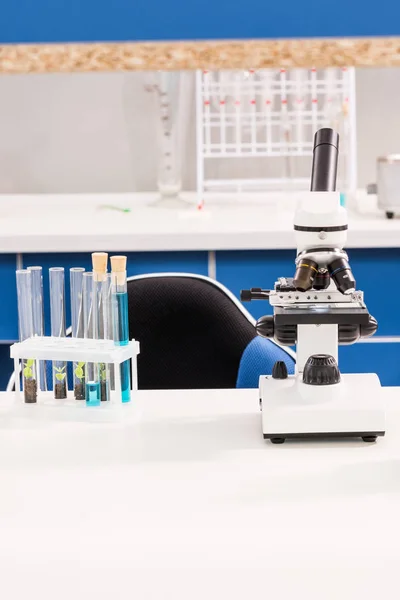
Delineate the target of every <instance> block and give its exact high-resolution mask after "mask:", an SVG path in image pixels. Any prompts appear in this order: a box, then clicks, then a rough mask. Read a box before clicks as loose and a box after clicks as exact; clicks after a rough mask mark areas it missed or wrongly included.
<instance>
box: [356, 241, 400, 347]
mask: <svg viewBox="0 0 400 600" xmlns="http://www.w3.org/2000/svg"><path fill="white" fill-rule="evenodd" d="M399 242H400V239H399ZM348 255H349V260H350V265H351V268H352V270H353V273H354V276H355V278H356V281H357V289H359V290H362V291H363V292H364V299H365V303H366V305H367V307H368V310H369V312H370V313H371V314H372V315H373V316H374V317H375V318H376V319H377V321H378V325H379V328H378V335H380V336H381V335H389V336H390V335H393V336H394V335H400V301H399V298H400V277H399V268H400V248H365V249H354V250H352V249H350V250H348ZM382 284H383V286H384V287H383V286H382ZM383 289H384V290H385V291H384V293H382V291H383ZM388 300H390V302H389V303H388Z"/></svg>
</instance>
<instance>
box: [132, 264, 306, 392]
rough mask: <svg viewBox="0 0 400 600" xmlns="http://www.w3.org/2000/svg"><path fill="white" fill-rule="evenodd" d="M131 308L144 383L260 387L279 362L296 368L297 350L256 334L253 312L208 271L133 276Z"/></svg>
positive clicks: (145, 386)
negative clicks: (206, 273) (261, 377)
mask: <svg viewBox="0 0 400 600" xmlns="http://www.w3.org/2000/svg"><path fill="white" fill-rule="evenodd" d="M128 309H129V334H130V337H131V338H135V339H136V340H138V341H139V342H140V355H139V357H138V383H139V389H190V388H234V387H258V377H259V375H260V374H263V373H265V374H268V373H271V371H272V367H273V365H274V363H275V361H277V360H283V361H284V362H285V363H286V365H287V367H288V371H289V373H293V372H294V362H295V361H294V354H293V352H291V351H290V350H286V349H283V348H281V347H280V346H278V345H277V344H275V342H273V341H271V340H267V339H263V338H260V337H259V336H257V334H256V331H255V327H254V326H255V320H254V319H253V317H252V316H251V315H250V314H249V313H248V312H247V310H246V309H245V308H244V307H243V306H242V304H241V303H240V302H239V301H238V300H237V299H236V297H235V296H234V295H233V294H232V293H231V292H230V291H229V290H228V289H227V288H226V287H224V286H223V285H221V284H220V283H218V282H217V281H214V280H213V279H210V278H209V277H204V276H200V275H193V274H183V273H156V274H150V275H139V276H136V277H130V278H129V279H128Z"/></svg>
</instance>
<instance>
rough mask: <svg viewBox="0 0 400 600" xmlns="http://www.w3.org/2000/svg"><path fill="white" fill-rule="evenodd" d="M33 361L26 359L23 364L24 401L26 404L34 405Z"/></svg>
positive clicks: (35, 388) (35, 392)
mask: <svg viewBox="0 0 400 600" xmlns="http://www.w3.org/2000/svg"><path fill="white" fill-rule="evenodd" d="M33 371H34V360H33V359H28V360H27V361H26V363H24V371H23V375H24V400H25V402H26V404H34V403H35V402H36V401H37V382H36V379H35V378H34V374H33Z"/></svg>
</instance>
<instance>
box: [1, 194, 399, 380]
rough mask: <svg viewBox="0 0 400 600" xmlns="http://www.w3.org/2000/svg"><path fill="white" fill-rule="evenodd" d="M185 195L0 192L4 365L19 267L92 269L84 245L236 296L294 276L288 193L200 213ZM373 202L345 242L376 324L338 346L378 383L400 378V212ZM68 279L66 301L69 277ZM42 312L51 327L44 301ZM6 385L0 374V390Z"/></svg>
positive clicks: (258, 306) (136, 267) (255, 309)
mask: <svg viewBox="0 0 400 600" xmlns="http://www.w3.org/2000/svg"><path fill="white" fill-rule="evenodd" d="M182 197H183V201H182V202H181V203H179V204H178V205H177V206H175V207H174V208H173V207H171V206H163V205H162V204H161V203H160V202H159V201H158V198H157V195H156V194H84V195H78V194H77V195H56V196H53V195H43V196H41V195H39V196H35V195H30V196H17V195H16V196H0V274H1V277H2V281H3V286H2V290H3V293H2V296H1V298H0V310H1V314H2V315H4V316H3V318H2V319H0V344H1V343H2V344H3V347H0V359H3V361H4V364H7V365H9V366H10V371H11V363H7V353H8V345H7V344H9V343H10V342H12V341H14V340H16V339H17V335H18V327H17V302H16V287H15V269H16V268H17V267H22V266H24V267H27V266H29V265H35V264H36V265H42V266H43V268H44V285H45V287H47V286H48V273H47V270H48V268H49V267H51V266H63V267H65V268H66V269H69V268H70V267H72V266H82V267H85V268H86V269H88V270H91V257H90V252H91V251H94V250H107V251H108V252H111V253H124V254H127V255H128V276H132V275H140V274H145V273H154V272H185V273H197V274H200V275H207V274H209V275H211V276H213V277H214V276H215V277H216V278H217V280H218V281H220V282H221V283H223V284H224V285H226V286H227V287H228V288H229V289H231V290H232V291H233V292H234V294H235V295H236V296H238V297H239V293H240V290H241V289H242V288H249V287H266V288H268V287H270V286H272V285H273V283H274V281H275V280H276V278H277V277H279V276H285V275H288V276H291V275H292V274H293V270H294V257H295V253H294V252H295V241H294V233H293V230H292V227H291V224H292V222H293V209H294V205H293V204H292V205H291V204H290V202H291V199H288V198H286V199H283V198H282V202H280V204H279V210H277V209H276V208H275V209H274V208H273V207H272V205H271V204H268V202H267V203H266V202H265V198H264V200H263V197H262V196H258V195H256V194H252V195H250V196H249V197H248V198H246V199H244V202H245V204H243V203H241V202H238V201H237V200H234V199H231V200H229V201H227V200H226V196H225V197H215V198H213V199H212V201H210V202H209V203H207V202H206V203H205V206H204V208H203V209H202V210H197V209H196V196H195V194H190V193H187V194H183V195H182ZM369 202H370V205H369V206H368V207H367V208H368V210H366V211H365V212H364V213H360V212H355V211H354V212H351V211H350V212H349V235H348V244H347V246H346V248H347V249H348V253H349V257H350V262H351V265H352V269H353V272H354V274H355V277H356V279H357V283H358V288H359V289H362V290H363V291H364V292H365V299H366V303H367V306H368V308H369V310H370V312H371V313H372V314H373V315H374V316H375V317H376V319H377V320H378V323H379V329H378V332H377V335H376V336H375V337H374V338H372V339H371V340H369V341H367V342H366V343H358V344H356V345H354V346H346V347H345V346H342V347H340V366H341V369H342V371H343V372H358V371H373V372H377V373H378V374H379V376H380V378H381V381H382V383H383V384H384V385H400V367H399V365H400V310H399V302H398V298H400V278H399V277H397V275H396V274H397V272H398V268H399V265H400V219H394V220H391V221H388V220H387V219H385V217H384V215H383V214H381V213H379V211H377V210H375V209H374V206H373V203H371V202H372V201H371V199H369ZM366 206H367V205H366ZM118 209H126V210H128V211H130V212H122V211H121V210H118ZM21 215H24V216H23V217H21ZM66 286H67V290H66V292H67V294H66V297H67V302H69V282H68V277H67V278H66ZM383 290H384V291H383ZM45 298H46V296H45ZM46 301H47V298H46ZM67 308H68V307H67ZM246 308H247V309H248V310H249V311H250V312H251V314H252V315H253V316H254V317H256V318H258V317H259V316H261V315H263V314H265V313H267V312H270V307H269V305H268V304H267V303H266V302H252V303H250V304H247V305H246ZM45 311H46V316H47V319H46V323H47V327H49V308H48V306H47V305H46V306H45ZM7 368H8V367H7ZM4 377H5V376H4ZM5 382H6V380H5V379H4V380H2V378H1V377H0V388H2V389H4V387H5Z"/></svg>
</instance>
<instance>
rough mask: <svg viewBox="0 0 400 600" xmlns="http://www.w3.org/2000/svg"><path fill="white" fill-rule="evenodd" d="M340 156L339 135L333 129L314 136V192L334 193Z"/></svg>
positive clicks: (327, 129) (323, 130) (312, 177)
mask: <svg viewBox="0 0 400 600" xmlns="http://www.w3.org/2000/svg"><path fill="white" fill-rule="evenodd" d="M338 155H339V135H338V134H337V133H336V131H334V130H333V129H329V128H324V129H319V130H318V131H317V132H316V134H315V136H314V150H313V163H312V173H311V191H312V192H334V191H335V190H336V174H337V164H338Z"/></svg>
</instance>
